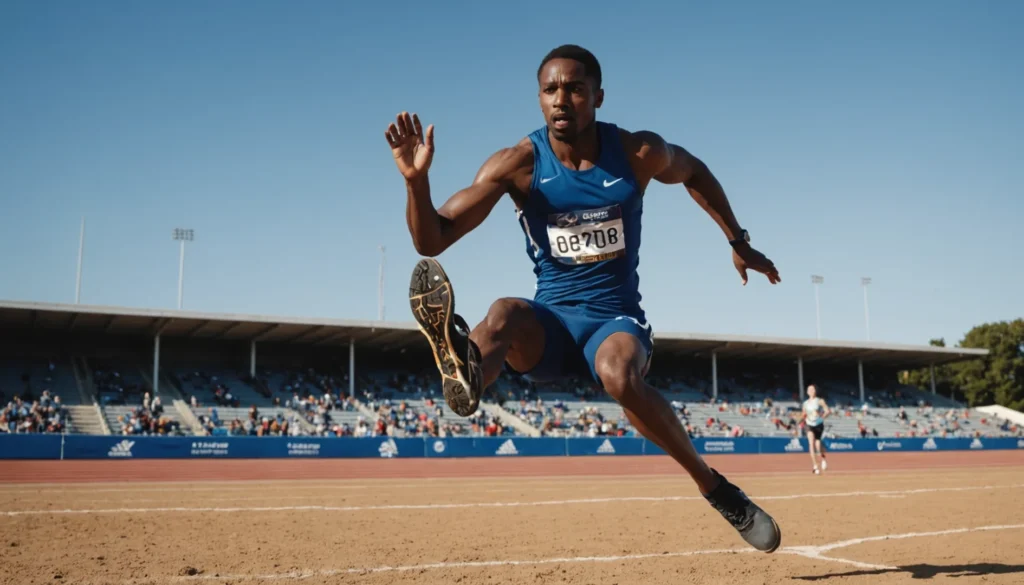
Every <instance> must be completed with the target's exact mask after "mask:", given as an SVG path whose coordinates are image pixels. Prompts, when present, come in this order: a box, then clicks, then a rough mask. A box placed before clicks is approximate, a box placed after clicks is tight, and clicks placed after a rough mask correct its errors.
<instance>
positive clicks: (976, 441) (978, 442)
mask: <svg viewBox="0 0 1024 585" xmlns="http://www.w3.org/2000/svg"><path fill="white" fill-rule="evenodd" d="M984 448H985V445H983V444H982V442H981V439H979V438H977V437H975V438H974V440H973V441H971V449H984Z"/></svg>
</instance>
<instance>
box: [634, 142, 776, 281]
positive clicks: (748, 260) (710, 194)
mask: <svg viewBox="0 0 1024 585" xmlns="http://www.w3.org/2000/svg"><path fill="white" fill-rule="evenodd" d="M630 141H631V143H632V151H633V152H634V153H635V154H634V156H635V157H636V159H637V163H636V166H637V167H638V168H639V169H641V170H642V171H643V174H644V176H643V177H642V178H641V180H642V181H645V182H644V184H646V180H655V181H658V182H659V183H665V184H668V185H675V184H679V183H682V184H683V185H685V186H686V190H687V192H689V194H690V197H692V198H693V200H694V201H696V202H697V204H698V205H700V206H701V208H702V209H704V211H706V212H707V214H708V215H710V216H711V218H712V219H714V220H715V223H717V224H718V227H720V228H721V229H722V232H723V233H725V236H726V238H728V239H729V241H735V240H738V239H740V234H741V231H742V229H743V228H742V227H741V226H740V223H739V222H738V221H737V220H736V215H735V214H734V213H733V211H732V206H731V205H729V198H728V197H726V195H725V190H724V189H723V188H722V185H721V183H719V182H718V179H717V178H715V175H714V173H712V172H711V169H709V168H708V166H707V165H706V164H704V162H703V161H701V160H700V159H699V158H697V157H696V156H694V155H692V154H690V153H689V152H688V151H687V150H686V149H685V148H683V147H682V146H679V145H677V144H672V143H670V142H667V141H665V140H664V139H663V138H662V137H661V136H659V135H658V134H656V133H654V132H650V131H646V130H644V131H640V132H633V133H631V135H630ZM733 265H734V266H735V267H736V270H737V271H738V272H739V273H740V277H741V278H742V279H743V284H744V285H746V284H747V268H750V269H752V270H756V271H758V272H761V273H764V274H765V275H766V276H767V277H768V280H769V282H771V283H772V284H775V283H778V282H780V281H781V280H782V279H781V278H780V277H779V272H778V270H776V268H775V265H774V264H773V263H772V261H771V260H769V259H768V258H766V257H765V256H764V255H763V254H761V253H760V252H758V251H757V250H755V249H754V248H752V247H750V245H749V244H746V243H740V244H737V245H736V246H734V247H733Z"/></svg>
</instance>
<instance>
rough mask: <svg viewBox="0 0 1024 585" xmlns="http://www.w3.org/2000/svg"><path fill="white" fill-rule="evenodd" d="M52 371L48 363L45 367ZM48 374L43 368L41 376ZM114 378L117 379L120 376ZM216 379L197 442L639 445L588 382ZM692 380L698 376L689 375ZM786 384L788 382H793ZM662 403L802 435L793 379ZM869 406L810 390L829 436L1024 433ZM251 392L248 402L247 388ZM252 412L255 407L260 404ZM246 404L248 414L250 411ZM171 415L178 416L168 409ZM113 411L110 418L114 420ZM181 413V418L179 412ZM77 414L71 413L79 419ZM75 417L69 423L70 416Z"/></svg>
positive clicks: (204, 395) (123, 397) (679, 390)
mask: <svg viewBox="0 0 1024 585" xmlns="http://www.w3.org/2000/svg"><path fill="white" fill-rule="evenodd" d="M94 366H96V367H94V368H93V371H92V374H93V375H92V382H93V384H94V385H95V390H96V391H97V393H98V396H99V397H100V403H101V405H103V406H108V405H112V404H135V405H136V406H133V407H132V408H130V409H128V408H126V407H123V406H122V407H117V408H119V409H123V411H121V410H112V409H111V408H105V409H104V412H106V413H107V414H108V418H107V421H108V423H109V426H110V427H111V431H112V432H114V433H115V434H125V435H174V434H184V433H186V432H192V431H193V430H195V429H191V428H188V425H184V426H185V427H186V428H182V427H183V424H182V423H179V422H178V421H177V420H176V418H175V417H173V416H167V413H166V412H165V406H164V404H163V402H162V399H161V397H159V396H155V397H154V396H151V394H150V392H149V391H148V388H147V387H146V386H145V385H144V383H143V382H142V379H141V378H140V377H138V376H137V375H136V376H135V377H133V376H132V375H131V368H120V369H119V367H117V366H118V365H117V364H106V363H102V364H94ZM50 368H51V369H50V371H51V372H52V368H53V364H52V363H51V364H50ZM42 369H43V371H44V374H45V368H42ZM122 371H123V372H125V374H122ZM225 371H226V370H220V371H219V372H218V373H217V374H209V373H205V372H202V371H198V370H194V371H190V372H189V373H186V374H184V375H182V376H181V377H180V378H177V379H175V382H176V384H177V386H178V388H179V389H180V390H181V391H182V392H184V393H185V395H186V396H188V397H189V398H188V404H189V405H190V406H191V408H192V414H194V415H195V417H196V419H197V420H198V422H199V425H200V430H199V431H198V432H200V433H208V434H211V435H214V434H217V435H231V436H257V437H263V436H300V435H302V436H310V435H312V436H321V437H335V436H336V437H378V436H388V437H419V436H425V437H458V436H482V437H488V436H490V437H493V436H502V435H507V434H515V433H516V430H517V428H519V429H522V428H524V425H523V423H525V425H528V426H530V427H533V428H534V429H537V430H538V431H539V434H540V435H542V436H553V437H606V436H608V437H622V436H637V431H636V429H635V428H634V427H633V426H632V424H631V423H630V421H629V419H628V418H627V416H626V415H625V412H624V411H623V410H622V409H621V407H619V406H618V404H617V403H615V402H614V401H613V400H612V399H611V398H610V397H609V396H607V394H605V393H604V392H603V390H601V389H600V387H599V386H598V385H597V384H595V383H593V382H592V381H590V380H581V379H565V380H561V381H557V382H554V383H546V384H543V385H537V384H534V383H532V382H529V381H527V380H525V379H524V378H521V377H516V376H510V375H508V374H505V373H503V374H502V375H501V376H500V377H499V380H498V382H497V383H496V384H495V385H493V386H492V387H491V388H489V389H488V391H487V393H486V394H485V396H484V401H485V402H490V403H496V404H497V405H500V406H501V407H502V408H494V407H493V406H488V407H486V408H485V407H484V406H483V405H482V406H481V408H480V409H478V411H477V412H476V413H474V414H473V415H472V416H470V417H466V418H463V417H459V416H457V415H455V414H454V413H453V412H451V410H450V409H448V407H447V405H446V404H445V403H444V398H443V395H442V392H441V387H440V380H439V378H438V376H437V371H436V369H434V368H433V367H425V368H423V369H421V370H419V371H405V372H403V371H380V370H378V371H374V370H372V369H369V368H367V369H366V370H365V371H363V372H361V373H360V375H359V377H357V379H356V383H355V388H356V395H355V396H350V395H349V394H348V391H349V380H348V375H347V374H346V373H338V372H334V373H331V372H330V371H326V370H323V371H318V370H317V369H314V368H303V369H295V370H287V371H281V370H278V371H276V372H274V371H266V372H263V373H261V375H260V376H258V377H250V376H248V375H245V374H242V375H237V376H235V375H233V374H226V373H224V372H225ZM695 371H696V370H695ZM790 377H792V376H790ZM647 381H648V383H650V384H651V385H653V386H655V387H656V388H658V389H659V391H661V392H662V393H663V394H664V395H665V397H666V399H668V400H669V402H670V404H671V405H672V408H673V410H674V411H675V413H676V415H677V416H678V417H679V419H680V421H681V422H682V423H683V425H684V426H685V428H686V431H687V433H688V434H689V435H690V436H691V437H694V438H696V437H732V438H735V437H744V436H759V435H772V436H793V437H797V436H801V437H802V436H804V435H805V432H806V429H805V425H804V422H803V420H802V419H803V417H802V412H801V409H800V396H799V393H798V391H797V390H796V388H795V387H794V384H793V381H792V380H790V379H788V378H786V377H785V376H784V375H782V374H780V373H778V372H773V371H764V372H760V371H753V370H752V371H741V372H739V373H735V374H732V373H730V374H725V375H720V377H719V382H718V395H717V397H713V396H712V391H711V384H710V380H709V379H708V378H707V377H706V376H701V375H699V374H695V373H693V372H691V371H689V370H688V371H686V372H684V373H677V374H671V375H668V374H664V373H657V374H654V375H651V376H649V377H648V379H647ZM866 382H868V384H867V387H868V392H867V396H866V400H864V401H861V400H860V399H859V389H858V388H857V385H856V384H855V383H851V382H850V381H849V379H848V378H841V379H840V378H836V379H835V380H832V379H825V380H824V381H822V382H817V383H816V386H817V387H818V389H819V395H820V396H822V397H823V398H824V399H825V400H826V401H827V403H828V405H829V407H830V409H831V415H830V417H829V418H828V419H827V420H826V425H825V429H826V430H825V436H826V438H851V437H857V436H859V437H879V436H886V437H890V436H895V437H991V436H1018V437H1019V436H1024V428H1022V427H1020V426H1018V425H1016V424H1014V423H1012V422H1010V421H1006V420H1002V419H997V418H993V417H991V416H988V415H984V414H982V413H980V412H978V411H972V410H970V409H966V408H963V407H962V406H957V405H956V404H955V403H953V402H951V401H949V400H948V399H942V398H938V399H936V401H935V402H936V403H933V398H934V397H933V396H932V395H930V394H927V393H924V392H920V391H918V390H916V389H913V388H909V387H906V386H901V385H900V384H898V383H897V381H896V380H894V379H893V380H890V379H887V378H870V377H869V378H868V379H866ZM250 389H251V390H252V391H254V392H256V395H254V394H251V393H250V391H249V390H250ZM4 390H5V389H0V404H6V406H5V407H4V408H3V410H2V411H0V432H8V433H15V432H17V433H23V432H57V433H59V432H65V431H66V430H67V427H68V409H67V408H65V407H64V406H63V405H62V403H61V400H60V398H59V397H57V396H54V395H53V394H52V393H51V391H50V390H44V391H42V392H41V393H40V394H39V396H38V398H36V397H35V396H34V395H33V394H32V391H31V388H29V386H28V385H27V383H26V384H25V390H24V391H20V390H21V389H20V388H19V389H18V390H19V391H18V393H17V394H14V393H12V394H11V397H10V398H8V397H7V395H5V394H4ZM257 403H258V404H257ZM243 405H247V406H248V408H246V407H244V406H243ZM171 408H172V411H174V410H175V407H173V406H172V407H171ZM115 412H116V413H117V416H116V419H115V416H114V415H115ZM176 412H180V411H176ZM76 416H78V415H77V414H76ZM76 420H77V419H76Z"/></svg>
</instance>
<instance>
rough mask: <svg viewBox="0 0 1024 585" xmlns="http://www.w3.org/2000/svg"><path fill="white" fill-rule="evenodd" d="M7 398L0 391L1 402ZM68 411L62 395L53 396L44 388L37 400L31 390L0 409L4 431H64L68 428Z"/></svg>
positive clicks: (1, 429)
mask: <svg viewBox="0 0 1024 585" xmlns="http://www.w3.org/2000/svg"><path fill="white" fill-rule="evenodd" d="M4 399H5V396H4V393H3V392H2V391H0V402H2V401H3V400H4ZM67 423H68V412H67V409H66V408H65V407H64V405H63V404H61V401H60V396H51V395H50V391H49V390H43V392H42V394H41V395H40V396H39V399H38V400H36V399H35V397H34V396H33V395H32V393H31V392H30V391H26V392H24V393H22V394H20V395H17V396H14V397H12V398H11V400H10V401H9V402H7V406H6V407H4V409H3V411H0V432H2V433H63V432H64V431H65V430H66V428H67Z"/></svg>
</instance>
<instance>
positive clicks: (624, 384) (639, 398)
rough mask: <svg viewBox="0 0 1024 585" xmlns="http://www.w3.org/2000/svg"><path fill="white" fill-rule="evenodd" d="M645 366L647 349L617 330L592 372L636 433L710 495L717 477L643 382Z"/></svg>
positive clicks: (666, 406)
mask: <svg viewBox="0 0 1024 585" xmlns="http://www.w3.org/2000/svg"><path fill="white" fill-rule="evenodd" d="M646 363H647V350H646V349H645V348H644V347H643V345H642V344H641V343H640V340H639V339H637V338H636V337H635V336H633V335H631V334H629V333H625V332H621V331H620V332H616V333H613V334H611V335H610V336H608V338H607V339H605V340H604V341H603V342H602V343H601V345H600V347H599V348H598V350H597V357H596V359H595V363H594V366H595V367H594V369H595V370H596V373H597V377H598V379H599V380H600V382H601V384H602V386H604V389H605V391H606V392H608V394H609V395H610V396H611V397H612V398H614V399H615V400H616V401H618V403H619V404H621V405H622V409H623V410H624V411H625V412H626V418H628V419H629V422H630V423H632V425H633V426H634V427H636V430H637V431H638V432H639V433H640V434H642V435H643V436H645V437H647V438H649V439H650V440H651V441H653V442H654V443H655V444H657V445H658V446H659V447H661V448H662V449H663V450H664V451H665V452H666V453H668V454H669V455H670V456H672V458H673V459H675V460H676V461H677V462H678V463H679V464H680V465H682V466H683V468H684V469H686V471H687V473H689V474H690V477H692V478H693V480H694V481H695V482H696V483H697V487H698V488H700V491H701V493H703V494H705V495H706V494H709V493H711V491H712V490H713V489H715V486H717V485H718V477H716V476H715V474H714V473H712V471H711V469H710V468H709V467H708V466H707V464H706V463H704V460H703V459H701V457H700V455H698V454H697V451H696V449H694V447H693V443H692V442H691V441H690V436H689V435H688V434H687V433H686V427H684V426H683V423H682V422H681V421H680V420H679V417H678V416H676V413H675V411H674V410H672V405H671V404H669V403H668V401H667V400H665V397H664V396H662V395H661V393H660V392H658V391H657V390H656V389H654V388H653V387H651V386H650V385H648V384H647V383H646V382H644V380H643V370H644V366H645V364H646Z"/></svg>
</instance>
